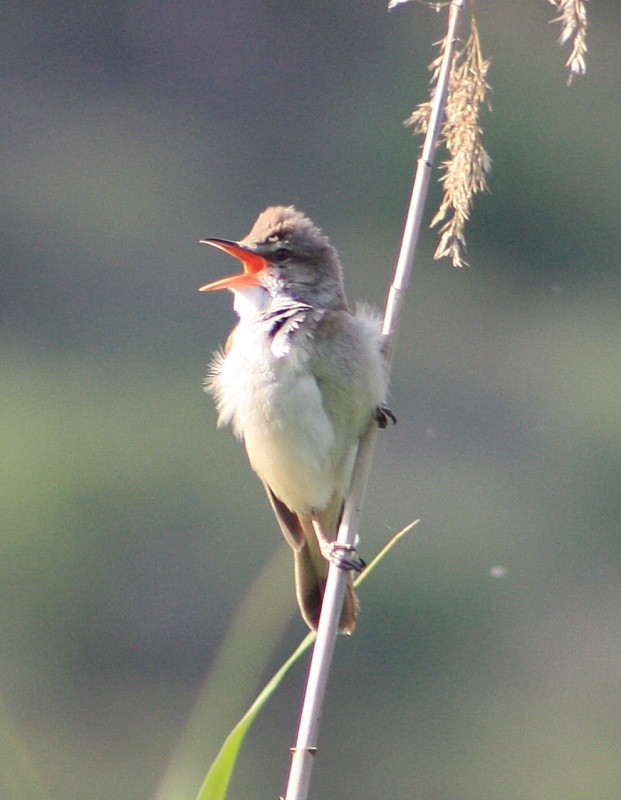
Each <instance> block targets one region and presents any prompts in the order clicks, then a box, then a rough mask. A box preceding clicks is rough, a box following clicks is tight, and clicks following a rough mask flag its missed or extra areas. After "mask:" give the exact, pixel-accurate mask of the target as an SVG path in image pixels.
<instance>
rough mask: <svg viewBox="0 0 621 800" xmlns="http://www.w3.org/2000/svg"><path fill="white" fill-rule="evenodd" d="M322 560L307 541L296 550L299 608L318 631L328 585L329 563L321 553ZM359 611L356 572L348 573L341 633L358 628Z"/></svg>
mask: <svg viewBox="0 0 621 800" xmlns="http://www.w3.org/2000/svg"><path fill="white" fill-rule="evenodd" d="M319 558H320V559H321V561H319V560H318V559H317V558H314V557H313V554H312V553H311V550H310V548H309V546H308V544H306V543H305V544H304V545H303V546H302V547H301V548H300V549H299V550H295V551H294V553H293V559H294V566H295V593H296V597H297V599H298V605H299V607H300V613H301V614H302V617H303V619H304V621H305V622H306V624H307V625H308V626H309V628H311V629H312V630H314V631H316V630H317V625H318V624H319V614H320V613H321V603H322V600H323V593H324V589H325V584H326V573H327V567H328V562H327V561H325V559H324V558H323V557H322V556H321V555H320V556H319ZM357 614H358V598H357V596H356V592H355V591H354V580H353V575H352V573H351V572H350V573H349V575H348V581H347V586H346V588H345V597H344V599H343V609H342V611H341V618H340V620H339V632H340V633H352V631H353V630H354V628H355V627H356V616H357Z"/></svg>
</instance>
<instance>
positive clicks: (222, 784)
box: [196, 520, 418, 800]
mask: <svg viewBox="0 0 621 800" xmlns="http://www.w3.org/2000/svg"><path fill="white" fill-rule="evenodd" d="M417 524H418V520H415V521H414V522H411V523H410V524H409V525H407V526H406V527H405V528H403V529H402V530H400V531H399V532H398V533H396V534H395V535H394V536H393V537H392V539H391V540H390V541H389V542H388V543H387V544H386V545H385V546H384V547H383V548H382V550H381V551H380V552H379V553H378V554H377V556H375V558H374V559H373V560H372V561H371V562H370V564H369V565H368V566H367V567H366V569H365V570H364V572H363V573H362V574H361V575H359V576H358V578H357V580H356V581H355V585H356V586H359V585H360V584H361V583H362V581H363V580H364V579H365V578H366V577H367V575H369V574H370V573H371V571H372V570H373V569H374V568H375V567H376V566H377V565H378V564H379V562H380V561H381V560H382V559H383V558H384V556H385V555H386V554H387V553H388V551H389V550H391V549H392V548H393V547H394V545H395V544H396V543H397V542H398V541H399V539H401V538H402V537H403V536H405V534H406V533H408V532H409V531H410V530H411V529H412V528H413V527H414V526H415V525H417ZM314 641H315V633H314V631H311V632H310V633H309V634H308V635H307V636H306V638H305V639H303V641H302V642H301V643H300V644H299V645H298V647H297V649H296V650H295V652H294V653H292V654H291V655H290V656H289V658H288V659H287V660H286V661H285V663H284V664H283V665H282V667H280V669H279V670H278V671H277V672H276V673H275V675H274V676H273V677H272V678H271V679H270V680H269V681H268V683H267V684H266V686H265V687H264V688H263V690H262V691H261V692H260V693H259V695H258V696H257V698H256V699H255V701H254V702H253V703H252V705H251V706H250V708H249V709H248V711H246V713H245V714H244V716H243V717H242V718H241V719H240V720H239V722H238V723H237V725H235V727H234V728H233V730H232V731H231V732H230V733H229V735H228V736H227V737H226V739H225V741H224V744H223V745H222V747H221V748H220V751H219V753H218V755H217V756H216V758H215V760H214V761H213V763H212V765H211V767H210V768H209V772H208V773H207V775H206V777H205V780H204V782H203V785H202V786H201V789H200V791H199V793H198V795H197V797H196V800H224V798H225V797H226V792H227V789H228V786H229V783H230V781H231V777H232V776H233V770H234V769H235V763H236V761H237V756H238V755H239V751H240V748H241V746H242V744H243V742H244V739H245V737H246V733H247V732H248V729H249V728H250V726H251V725H252V723H253V722H254V720H255V719H256V718H257V716H258V714H259V712H260V711H261V709H262V708H263V706H264V705H265V704H266V703H267V701H268V700H269V699H270V697H271V696H272V695H273V694H274V692H275V691H276V689H277V688H278V687H279V686H280V684H281V683H282V681H283V680H284V678H285V676H286V675H287V673H288V672H289V670H290V669H291V667H292V666H293V665H294V664H295V663H296V662H297V661H298V660H299V659H300V657H301V656H302V655H303V654H304V653H305V652H306V651H307V650H308V649H309V647H310V646H311V644H312V643H313V642H314Z"/></svg>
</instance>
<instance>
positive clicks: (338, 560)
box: [329, 542, 367, 572]
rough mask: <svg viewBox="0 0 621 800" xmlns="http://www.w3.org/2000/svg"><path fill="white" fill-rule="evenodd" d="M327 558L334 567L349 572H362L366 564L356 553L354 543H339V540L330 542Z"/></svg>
mask: <svg viewBox="0 0 621 800" xmlns="http://www.w3.org/2000/svg"><path fill="white" fill-rule="evenodd" d="M329 560H330V562H331V563H332V564H334V566H335V567H338V568H339V569H344V570H348V571H350V572H362V570H363V569H364V568H365V567H366V565H367V564H366V561H364V560H363V559H362V558H360V556H359V555H358V551H357V550H356V548H355V547H354V545H348V544H339V542H331V543H330V553H329Z"/></svg>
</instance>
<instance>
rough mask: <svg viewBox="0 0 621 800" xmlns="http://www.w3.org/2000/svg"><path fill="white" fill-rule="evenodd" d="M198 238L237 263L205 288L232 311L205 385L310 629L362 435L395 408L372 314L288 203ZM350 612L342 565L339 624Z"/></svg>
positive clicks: (347, 621)
mask: <svg viewBox="0 0 621 800" xmlns="http://www.w3.org/2000/svg"><path fill="white" fill-rule="evenodd" d="M202 242H203V243H205V244H210V245H213V246H214V247H217V248H220V249H221V250H224V251H225V252H226V253H229V254H230V255H232V256H235V257H236V258H237V259H239V261H241V263H242V265H243V272H241V273H240V274H238V275H233V276H231V277H227V278H222V279H221V280H217V281H214V282H213V283H209V284H207V285H206V286H203V287H202V289H201V291H212V290H216V289H229V290H230V291H231V292H232V293H233V296H234V309H235V312H236V313H237V315H238V317H239V322H238V324H237V326H236V327H235V328H234V330H233V331H232V333H231V335H230V336H229V338H228V341H227V343H226V346H225V347H224V349H223V350H222V351H221V352H218V353H216V354H215V355H214V358H213V360H212V362H211V364H210V369H209V374H208V377H207V380H206V382H205V390H206V391H207V392H209V393H211V394H212V395H213V396H214V398H215V401H216V407H217V410H218V415H219V416H218V425H219V426H223V425H227V424H230V425H231V426H232V428H233V431H234V433H235V435H236V436H237V437H238V438H239V439H241V440H242V441H243V443H244V445H245V447H246V451H247V454H248V459H249V461H250V464H251V466H252V468H253V470H254V471H255V472H256V473H257V475H258V476H259V478H260V479H261V481H262V482H263V485H264V486H265V490H266V492H267V496H268V498H269V500H270V502H271V505H272V507H273V509H274V512H275V514H276V519H277V520H278V523H279V525H280V528H281V530H282V532H283V534H284V536H285V539H286V540H287V542H288V543H289V544H290V545H291V547H292V549H293V555H294V572H295V586H296V595H297V600H298V605H299V607H300V611H301V614H302V617H303V618H304V620H305V621H306V623H307V624H308V625H309V627H310V628H312V629H316V628H317V624H318V621H319V613H320V610H321V602H322V597H323V591H324V586H325V579H326V573H327V566H328V559H330V558H331V557H336V558H337V559H338V554H335V551H334V549H333V541H334V539H335V537H336V533H337V529H338V525H339V522H340V519H341V515H342V511H343V500H344V497H345V494H346V492H347V490H348V487H349V485H350V482H351V478H352V470H353V465H354V460H355V457H356V452H357V449H358V444H359V442H360V438H361V437H362V435H363V434H364V433H365V431H366V430H367V428H368V426H369V425H372V424H379V425H380V426H381V427H384V426H385V424H386V419H387V416H389V417H391V418H392V414H391V412H390V411H388V409H387V407H386V406H385V402H386V393H387V369H386V363H385V358H384V355H383V352H382V336H381V332H380V321H379V318H378V316H377V315H376V314H375V313H374V312H373V311H371V310H370V309H368V308H367V307H366V306H362V307H358V308H356V309H355V310H352V309H350V307H349V306H348V304H347V300H346V298H345V291H344V287H343V275H342V268H341V263H340V261H339V257H338V255H337V252H336V250H335V249H334V247H333V246H332V245H331V244H330V242H329V241H328V239H327V238H326V237H325V236H324V235H323V234H322V232H321V230H320V229H319V228H317V227H316V226H315V225H314V224H313V223H312V222H311V221H310V220H309V219H308V218H307V217H305V216H304V215H303V214H302V213H300V212H299V211H297V210H296V209H295V208H294V207H293V206H288V207H285V206H274V207H271V208H268V209H267V210H265V211H264V212H263V213H262V214H260V215H259V218H258V219H257V221H256V222H255V224H254V226H253V228H252V230H251V231H250V233H249V234H248V235H247V236H246V237H245V238H244V239H241V240H240V241H237V242H233V241H228V240H226V239H211V238H210V239H203V240H202ZM393 419H394V418H393ZM337 563H338V562H337ZM340 565H341V566H349V567H351V566H354V565H353V564H352V563H346V560H345V559H342V560H341V562H340ZM357 610H358V600H357V598H356V594H355V592H354V588H353V581H352V573H351V572H350V578H349V582H348V586H347V590H346V593H345V599H344V602H343V609H342V612H341V616H340V622H339V630H340V631H341V632H342V633H351V632H352V630H353V629H354V626H355V623H356V614H357Z"/></svg>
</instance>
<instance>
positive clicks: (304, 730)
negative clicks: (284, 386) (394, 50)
mask: <svg viewBox="0 0 621 800" xmlns="http://www.w3.org/2000/svg"><path fill="white" fill-rule="evenodd" d="M465 2H466V0H452V1H451V3H450V6H449V12H448V24H447V32H446V38H445V47H444V49H443V53H442V63H441V65H440V71H439V74H438V80H437V83H436V85H435V89H434V94H433V99H432V101H431V113H430V116H429V122H428V125H427V133H426V136H425V140H424V142H423V147H422V151H421V155H420V157H419V159H418V164H417V169H416V174H415V177H414V184H413V187H412V193H411V197H410V203H409V207H408V212H407V216H406V221H405V226H404V230H403V236H402V240H401V247H400V250H399V256H398V258H397V263H396V266H395V272H394V276H393V280H392V284H391V286H390V290H389V292H388V297H387V300H386V308H385V312H384V324H383V327H382V334H383V336H384V339H385V352H386V360H387V365H388V367H390V364H391V361H392V354H393V349H394V342H395V335H396V331H397V326H398V322H399V317H400V313H401V305H402V301H403V296H404V293H405V291H406V289H407V286H408V282H409V278H410V274H411V272H412V267H413V265H414V256H415V254H416V247H417V244H418V236H419V232H420V226H421V221H422V217H423V211H424V206H425V199H426V196H427V189H428V186H429V179H430V176H431V170H432V166H433V159H434V156H435V152H436V147H437V141H438V136H439V132H440V127H441V125H442V119H443V115H444V107H445V104H446V96H447V90H448V82H449V76H450V70H451V64H452V61H453V54H454V50H455V42H456V39H457V31H458V28H459V21H460V17H461V13H462V11H463V8H464V4H465ZM376 433H377V426H376V425H375V424H372V425H371V426H370V427H369V429H368V430H367V432H366V434H365V436H364V437H363V438H362V440H361V442H360V446H359V448H358V455H357V457H356V463H355V465H354V472H353V476H352V483H351V486H350V489H349V492H348V494H347V497H346V498H345V511H344V514H343V520H342V522H341V525H340V528H339V532H338V536H337V542H338V544H339V545H341V546H343V547H344V548H353V547H354V546H355V544H356V540H357V530H358V527H359V522H360V516H361V510H362V501H363V497H364V491H365V488H366V484H367V481H368V476H369V473H370V469H371V461H372V459H373V452H374V449H375V439H376ZM347 579H348V577H347V573H346V572H345V571H344V570H343V569H340V568H339V567H336V566H334V565H333V564H330V567H329V569H328V578H327V581H326V590H325V594H324V598H323V603H322V607H321V618H320V620H319V626H318V629H317V639H316V641H315V646H314V648H313V654H312V657H311V663H310V667H309V672H308V678H307V683H306V691H305V694H304V700H303V703H302V711H301V714H300V723H299V727H298V735H297V739H296V743H295V747H293V748H292V758H291V769H290V772H289V780H288V783H287V789H286V793H285V798H284V800H306V798H307V796H308V788H309V786H310V779H311V772H312V767H313V762H314V757H315V753H316V752H317V745H316V742H317V733H318V729H319V721H320V716H321V709H322V706H323V700H324V696H325V690H326V686H327V682H328V674H329V670H330V665H331V663H332V657H333V654H334V646H335V641H336V632H337V628H338V620H339V616H340V611H341V607H342V604H343V595H344V592H345V586H346V582H347Z"/></svg>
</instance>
